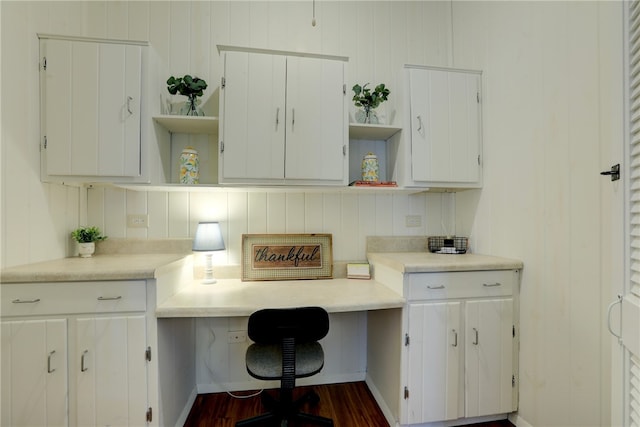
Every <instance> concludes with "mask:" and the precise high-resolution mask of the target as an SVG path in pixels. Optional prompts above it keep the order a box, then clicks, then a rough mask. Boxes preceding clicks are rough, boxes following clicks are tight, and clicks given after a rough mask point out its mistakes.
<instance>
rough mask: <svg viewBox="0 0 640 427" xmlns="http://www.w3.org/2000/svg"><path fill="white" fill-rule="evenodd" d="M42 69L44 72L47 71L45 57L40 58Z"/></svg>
mask: <svg viewBox="0 0 640 427" xmlns="http://www.w3.org/2000/svg"><path fill="white" fill-rule="evenodd" d="M42 69H43V70H45V71H46V70H47V57H46V56H43V57H42Z"/></svg>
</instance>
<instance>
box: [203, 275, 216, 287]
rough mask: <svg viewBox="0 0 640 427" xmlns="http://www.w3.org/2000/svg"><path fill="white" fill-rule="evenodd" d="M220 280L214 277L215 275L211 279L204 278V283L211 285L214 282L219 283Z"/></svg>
mask: <svg viewBox="0 0 640 427" xmlns="http://www.w3.org/2000/svg"><path fill="white" fill-rule="evenodd" d="M217 282H218V281H217V280H216V279H214V278H213V277H212V278H210V279H202V282H200V283H202V284H203V285H211V284H213V283H217Z"/></svg>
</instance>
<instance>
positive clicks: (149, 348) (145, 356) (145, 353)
mask: <svg viewBox="0 0 640 427" xmlns="http://www.w3.org/2000/svg"><path fill="white" fill-rule="evenodd" d="M144 358H145V359H147V362H151V347H147V350H146V351H145V352H144Z"/></svg>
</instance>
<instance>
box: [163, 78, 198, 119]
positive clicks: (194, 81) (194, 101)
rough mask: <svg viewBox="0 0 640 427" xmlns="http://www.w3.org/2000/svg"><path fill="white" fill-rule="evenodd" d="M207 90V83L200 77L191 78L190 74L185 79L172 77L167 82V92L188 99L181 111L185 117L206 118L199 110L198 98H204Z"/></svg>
mask: <svg viewBox="0 0 640 427" xmlns="http://www.w3.org/2000/svg"><path fill="white" fill-rule="evenodd" d="M206 88H207V82H206V81H204V80H203V79H201V78H199V77H191V76H190V75H189V74H187V75H185V76H184V77H174V76H171V77H169V79H168V80H167V90H168V91H169V93H170V94H171V95H175V94H177V93H179V94H180V95H184V96H186V97H188V98H189V99H188V100H187V102H186V104H185V106H184V107H182V108H181V109H180V114H183V115H185V116H204V113H203V112H202V110H201V109H200V108H198V97H199V96H202V94H203V93H204V90H205V89H206Z"/></svg>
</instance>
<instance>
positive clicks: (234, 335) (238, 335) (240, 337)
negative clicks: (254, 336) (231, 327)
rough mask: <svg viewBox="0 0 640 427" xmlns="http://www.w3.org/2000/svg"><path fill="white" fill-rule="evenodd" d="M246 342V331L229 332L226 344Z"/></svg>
mask: <svg viewBox="0 0 640 427" xmlns="http://www.w3.org/2000/svg"><path fill="white" fill-rule="evenodd" d="M246 340H247V331H229V336H228V339H227V342H228V343H229V344H233V343H237V342H245V341H246Z"/></svg>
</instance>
